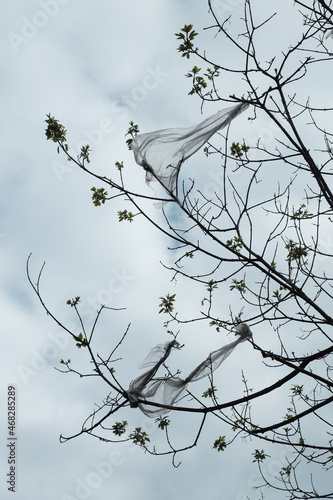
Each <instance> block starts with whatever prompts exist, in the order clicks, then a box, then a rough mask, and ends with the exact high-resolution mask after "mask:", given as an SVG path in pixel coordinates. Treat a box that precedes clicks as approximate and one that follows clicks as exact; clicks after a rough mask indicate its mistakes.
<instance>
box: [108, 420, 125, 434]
mask: <svg viewBox="0 0 333 500" xmlns="http://www.w3.org/2000/svg"><path fill="white" fill-rule="evenodd" d="M126 427H127V422H126V420H123V421H122V422H116V423H115V424H113V426H112V427H111V429H112V432H113V434H115V435H116V436H121V435H122V434H124V433H125V432H126Z"/></svg>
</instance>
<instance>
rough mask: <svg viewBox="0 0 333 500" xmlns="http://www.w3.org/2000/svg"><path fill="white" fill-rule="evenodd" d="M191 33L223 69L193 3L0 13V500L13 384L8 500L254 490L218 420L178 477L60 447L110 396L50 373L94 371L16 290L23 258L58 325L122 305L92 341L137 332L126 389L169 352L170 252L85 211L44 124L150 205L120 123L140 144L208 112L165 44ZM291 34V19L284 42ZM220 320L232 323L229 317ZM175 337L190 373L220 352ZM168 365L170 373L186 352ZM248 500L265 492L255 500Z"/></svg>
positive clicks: (112, 454) (259, 125) (82, 187)
mask: <svg viewBox="0 0 333 500" xmlns="http://www.w3.org/2000/svg"><path fill="white" fill-rule="evenodd" d="M265 4H266V3H265ZM216 7H217V12H218V13H219V15H220V16H221V18H223V16H226V15H227V14H229V13H234V14H235V15H236V16H237V15H238V14H239V15H241V12H242V1H240V0H239V1H238V0H225V2H218V1H217V2H216ZM185 23H186V24H189V23H192V24H194V25H195V27H196V29H197V31H198V32H199V33H200V37H201V40H202V42H201V43H202V46H205V47H206V48H210V49H211V51H212V53H213V54H214V56H215V57H221V58H222V59H223V61H228V60H230V59H231V58H232V57H233V54H230V53H226V52H225V51H224V48H223V45H222V44H221V42H220V41H217V39H215V38H214V36H213V33H211V32H210V31H209V32H207V31H203V28H204V27H205V26H209V25H210V24H211V19H210V17H209V14H208V8H207V6H206V2H202V1H197V0H196V1H191V2H190V1H186V0H168V1H167V2H166V1H162V0H147V1H145V2H136V1H134V0H111V1H107V0H100V1H98V2H93V1H91V0H81V1H79V0H40V1H33V0H29V1H23V0H14V1H12V2H7V3H6V5H3V6H2V15H1V20H0V24H1V34H2V35H1V62H2V77H1V82H0V86H1V97H2V99H1V100H2V104H1V110H2V120H1V137H2V141H1V144H2V154H1V160H2V166H1V170H0V176H1V201H0V203H1V210H0V266H1V290H0V294H1V299H0V304H1V306H0V310H1V317H2V322H1V342H2V349H1V354H0V355H1V384H0V387H1V401H2V404H1V435H2V439H1V449H0V459H1V460H0V464H1V465H0V470H1V483H0V494H1V498H3V499H7V498H13V495H12V494H11V493H10V492H8V490H7V484H6V480H5V479H4V477H5V474H7V472H8V464H7V458H8V453H9V449H8V447H7V446H6V440H5V436H7V426H6V405H5V404H4V402H6V397H7V387H8V385H11V384H14V385H15V387H16V390H17V404H18V408H17V436H18V441H17V447H16V452H17V474H18V475H17V491H18V492H17V495H16V498H19V499H21V498H22V499H23V498H24V499H25V500H35V499H36V498H48V499H50V500H73V499H77V500H79V499H86V498H87V499H88V498H89V499H92V500H97V499H98V500H104V499H109V498H116V499H117V500H129V499H133V498H136V499H138V500H139V499H140V500H141V499H142V500H143V499H145V500H153V499H155V498H157V497H158V498H160V499H161V500H166V499H170V498H192V499H201V498H203V497H205V498H210V499H211V500H220V499H222V498H223V499H224V498H229V499H235V500H245V498H246V495H247V494H249V495H250V494H252V493H251V492H252V487H253V486H256V485H258V484H259V483H260V481H259V478H258V475H257V469H256V466H255V464H251V455H250V454H251V452H252V451H253V447H254V445H252V444H251V443H242V442H239V443H238V444H237V445H235V446H234V447H233V448H232V449H230V451H229V452H228V453H226V454H222V453H219V454H218V453H217V452H216V451H214V450H212V440H213V439H214V438H216V437H217V436H218V435H220V434H223V433H225V432H227V430H226V429H221V427H219V425H218V423H217V422H214V421H212V422H210V423H209V425H208V428H207V429H206V430H205V431H204V434H203V437H202V439H201V442H200V443H199V446H198V447H197V448H195V449H194V450H191V451H190V452H189V453H188V454H187V455H184V456H183V457H180V458H181V460H182V465H181V467H179V468H177V469H175V468H173V467H172V465H171V460H170V458H168V457H161V458H160V457H157V458H153V457H151V456H149V455H147V454H144V453H143V452H142V450H141V449H139V448H137V447H134V446H133V445H130V444H129V445H123V446H121V445H111V444H105V443H102V442H100V441H97V440H95V439H93V438H88V437H87V436H85V437H80V438H78V439H76V440H72V441H69V442H67V443H65V444H60V443H59V435H60V434H61V433H62V434H64V435H70V434H73V433H76V432H77V431H78V430H79V429H80V426H81V424H82V422H83V421H84V419H85V418H86V417H87V416H88V415H89V413H90V412H91V411H92V409H93V408H94V404H95V403H99V402H100V401H101V400H102V399H103V397H105V395H106V393H105V391H106V388H105V386H104V385H103V384H102V383H101V382H99V381H98V380H94V379H93V380H91V379H83V380H82V379H79V378H78V377H76V376H75V375H63V374H60V373H59V372H57V371H56V370H55V369H54V367H55V366H58V367H59V363H58V362H59V359H61V358H64V359H68V358H70V359H72V362H73V363H74V361H75V362H77V366H87V364H88V360H87V359H86V358H85V357H84V356H85V354H84V353H81V351H78V350H77V349H76V348H75V346H73V345H72V342H70V340H69V339H67V337H66V336H65V335H64V334H63V333H61V330H60V329H59V328H58V327H57V325H56V324H55V323H54V322H52V320H51V319H50V318H49V317H48V316H47V315H46V314H45V312H44V311H43V310H42V308H41V306H40V304H39V302H38V300H37V298H36V296H35V295H34V293H33V290H32V289H31V287H30V286H29V284H28V281H27V278H26V261H27V258H28V256H29V254H32V256H31V260H30V265H31V274H32V277H33V280H34V281H35V280H36V277H37V275H38V272H39V270H40V268H41V266H42V265H43V263H44V262H45V263H46V264H45V268H44V273H43V279H42V294H43V297H44V299H45V301H46V303H47V304H48V306H49V307H50V309H51V310H52V311H53V312H54V314H55V315H56V316H57V317H58V318H59V319H61V321H62V322H63V323H64V324H69V323H70V324H72V325H73V326H74V328H78V324H77V319H76V318H75V316H74V315H73V310H72V309H70V308H68V306H66V300H67V299H69V298H71V297H73V296H75V295H80V296H81V297H82V308H83V310H84V311H85V314H86V317H87V321H88V322H89V321H91V319H92V317H93V314H94V312H95V311H96V309H97V308H98V306H99V304H101V303H104V304H106V305H108V306H111V307H115V308H124V307H126V310H124V311H109V312H107V313H105V315H104V316H103V318H102V320H101V323H100V329H99V330H98V340H97V343H98V347H99V348H100V350H101V353H102V354H105V353H106V352H109V351H110V350H112V348H113V347H114V345H115V344H116V343H117V342H118V341H119V340H120V338H121V336H122V334H123V332H124V331H125V329H126V328H127V325H128V324H129V323H131V328H130V331H129V334H128V336H127V338H126V341H125V343H124V344H123V346H122V348H121V350H120V351H121V352H119V355H120V356H121V357H122V358H123V359H122V361H120V362H119V370H118V368H117V370H118V373H119V377H120V378H121V380H122V383H123V384H124V386H126V384H128V383H129V382H130V380H131V379H132V378H134V377H135V376H136V373H137V363H138V362H140V361H141V360H142V359H143V358H144V357H145V355H146V352H147V350H148V349H150V348H151V347H153V346H154V345H155V344H157V343H159V342H165V341H166V340H168V336H167V334H166V332H165V328H164V327H163V319H164V318H162V317H161V316H160V315H158V303H159V300H158V298H159V297H160V296H161V295H165V294H166V293H171V292H172V293H175V289H174V285H173V284H171V283H170V277H171V276H170V274H169V273H168V271H167V270H166V269H164V268H163V267H162V266H161V264H160V261H161V260H162V261H163V262H164V263H166V264H170V263H171V262H172V255H171V256H170V253H168V252H167V246H168V244H170V242H169V241H166V239H165V238H162V237H161V235H160V234H159V233H158V232H157V231H156V230H154V229H153V228H152V227H150V226H149V225H148V224H147V223H145V222H144V221H141V220H138V221H136V220H135V223H133V224H128V223H125V222H124V223H122V224H120V223H119V222H118V220H117V210H124V209H125V208H128V209H130V207H129V206H128V205H126V203H125V202H124V201H122V200H119V201H117V202H114V203H112V204H109V205H108V204H106V205H103V206H102V207H97V208H96V207H94V205H93V204H92V201H91V191H90V189H91V187H92V186H94V185H96V187H101V186H100V185H99V184H97V183H96V181H94V180H93V179H92V178H90V177H88V176H85V175H84V174H83V173H82V172H80V171H78V170H76V169H75V168H74V166H73V165H72V164H71V163H68V162H66V161H65V159H64V157H63V156H61V155H57V152H56V147H55V146H54V144H53V143H50V142H47V141H46V138H45V123H44V120H45V118H46V114H47V113H51V114H52V115H54V116H55V117H56V118H58V119H59V120H60V122H61V123H62V124H64V125H65V127H66V128H67V131H68V143H69V145H70V147H71V148H72V149H73V150H75V151H78V150H79V149H80V146H81V145H83V144H86V143H90V144H91V148H92V150H93V153H92V155H91V161H92V163H91V165H92V169H93V170H94V171H96V172H97V173H102V174H103V175H106V176H116V175H117V171H116V169H115V165H114V164H115V162H116V161H123V162H124V164H125V169H124V175H125V176H126V179H127V181H128V183H129V185H130V186H133V188H134V189H135V188H137V189H139V190H141V191H143V192H146V193H149V194H152V193H153V191H152V190H151V189H150V188H149V187H147V186H146V185H145V182H144V172H143V171H142V170H141V168H140V167H138V166H137V165H135V163H134V161H133V157H132V154H131V152H129V151H128V150H127V147H126V144H125V133H126V131H127V128H128V122H129V121H130V120H133V121H134V122H135V123H139V125H140V130H141V131H150V130H154V129H159V128H167V127H174V126H181V127H187V126H191V125H194V124H195V123H197V122H198V121H200V120H201V119H202V118H203V117H207V116H209V114H212V113H215V112H216V111H217V110H218V109H217V108H216V104H213V103H212V104H211V105H210V106H208V105H207V106H206V107H205V108H204V110H203V115H202V114H201V110H200V102H199V100H196V99H195V98H194V97H193V96H188V95H187V94H188V91H189V89H190V87H189V81H188V80H187V79H186V78H185V77H184V75H185V73H187V72H188V71H189V70H190V69H191V67H192V65H193V64H192V62H189V61H187V60H186V59H185V58H181V57H180V55H179V54H178V53H177V46H178V41H177V40H176V37H175V36H174V34H175V33H176V32H178V31H179V29H180V28H181V27H182V26H183V25H184V24H185ZM289 28H290V29H291V21H290V18H289V17H288V18H287V19H286V20H285V23H284V29H285V30H286V31H285V33H288V30H289ZM282 42H283V41H281V33H280V34H278V33H277V34H276V36H275V35H274V34H271V43H272V44H277V43H282ZM265 48H266V47H265ZM267 50H268V49H267ZM217 62H219V60H218V59H217ZM235 85H236V88H235ZM237 85H241V84H240V83H237V82H234V81H232V80H231V79H230V81H228V82H226V84H225V92H226V95H229V94H231V93H233V92H237V91H238V88H237ZM247 126H248V124H247V121H246V117H244V118H239V136H240V137H239V138H241V137H245V136H246V137H251V138H252V139H253V141H255V139H256V137H258V134H259V133H260V131H261V132H262V131H264V132H265V133H266V135H268V137H269V135H270V134H271V135H272V134H273V133H274V130H273V129H272V127H271V125H270V124H269V123H268V122H265V119H264V118H261V119H260V118H259V119H258V121H257V122H256V124H255V126H254V127H253V128H252V129H251V132H250V131H249V130H247V129H246V127H247ZM198 155H199V156H198V157H197V158H196V159H195V160H194V162H193V163H192V164H191V165H188V166H187V167H186V168H188V169H190V168H195V166H198V167H199V166H200V165H201V164H202V162H203V161H207V162H208V161H209V160H205V156H204V155H203V154H202V153H198ZM207 171H208V170H206V172H207ZM209 172H210V173H209V175H210V177H209V179H210V180H209V181H208V184H207V186H208V187H207V188H209V182H212V183H214V170H212V172H211V171H209ZM198 176H199V173H198ZM206 182H207V180H206ZM149 209H151V210H155V211H156V210H157V209H155V208H152V207H150V208H149ZM157 216H158V215H157ZM179 287H180V288H179V289H177V293H178V294H181V292H182V293H183V299H182V300H183V303H184V307H186V303H188V302H189V300H191V301H192V300H193V301H195V300H197V299H198V297H196V296H195V294H194V292H193V296H190V292H189V290H188V289H187V288H186V286H185V287H183V288H182V285H181V284H180V285H179ZM184 294H185V295H184ZM223 307H225V311H226V312H227V310H228V304H225V306H223ZM191 335H192V336H191ZM182 340H183V342H184V343H185V344H186V348H187V351H186V352H187V353H190V356H189V355H187V356H186V352H185V351H182V353H181V354H182V356H183V360H182V363H184V364H182V367H184V369H187V367H188V368H189V369H191V368H192V367H193V364H194V365H195V363H196V362H200V361H202V352H205V353H206V352H207V353H208V352H209V350H210V349H214V348H218V347H219V346H220V345H221V342H222V344H224V343H225V342H226V341H227V340H226V338H223V339H222V340H221V337H219V336H218V335H217V333H212V332H211V331H209V335H206V336H205V341H204V343H203V342H202V332H201V331H200V330H199V329H198V327H193V331H192V332H190V331H189V329H185V331H184V337H183V338H182ZM247 352H248V351H247V348H246V346H245V345H242V346H240V347H239V356H238V358H237V359H238V364H237V363H236V367H235V370H236V371H237V373H238V375H239V374H240V371H241V368H242V367H243V366H244V363H245V359H247ZM177 356H178V358H177V360H180V359H181V358H180V353H179V354H178V353H177ZM85 363H86V365H85ZM88 367H89V365H88ZM232 368H233V363H231V362H230V364H229V365H227V364H226V371H225V372H224V373H228V370H231V369H232ZM224 376H225V375H224ZM221 381H222V382H223V383H224V384H225V386H226V390H229V391H231V387H232V384H231V382H230V380H228V379H227V380H226V379H225V378H223V377H222V378H221ZM240 390H241V389H240ZM131 411H132V412H133V415H132V414H129V413H128V412H127V413H124V414H122V416H121V417H122V418H123V419H127V420H130V419H131V420H130V422H133V424H135V425H136V426H138V425H140V426H142V427H143V428H144V429H147V432H150V433H151V436H152V438H153V436H156V440H157V441H159V437H158V436H157V433H158V431H157V430H156V429H155V427H154V425H153V423H152V421H151V420H149V419H148V418H145V417H144V416H143V415H142V414H140V412H139V410H131ZM177 418H178V420H179V426H178V429H180V431H181V432H180V433H178V434H177V433H176V434H175V436H174V437H175V440H176V442H179V443H182V442H183V441H182V439H183V438H184V440H185V441H184V444H186V443H187V442H188V440H190V439H191V438H192V437H193V433H194V432H195V424H196V421H195V419H194V420H193V421H192V420H187V419H185V418H184V417H180V416H178V417H177ZM192 431H193V432H192ZM154 439H155V437H154ZM283 460H284V450H280V451H279V454H278V455H277V456H275V457H274V459H271V461H270V462H269V464H268V474H271V475H273V474H275V473H276V472H277V471H278V470H279V469H280V468H281V466H282V465H283V464H284V462H283ZM257 496H259V493H257V494H256V496H254V497H253V498H256V497H257ZM270 498H274V495H273V494H271V495H270Z"/></svg>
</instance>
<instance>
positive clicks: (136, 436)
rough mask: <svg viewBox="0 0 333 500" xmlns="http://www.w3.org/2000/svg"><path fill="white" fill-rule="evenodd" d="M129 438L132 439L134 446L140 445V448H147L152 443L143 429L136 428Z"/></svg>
mask: <svg viewBox="0 0 333 500" xmlns="http://www.w3.org/2000/svg"><path fill="white" fill-rule="evenodd" d="M129 438H130V439H132V441H133V443H134V444H138V445H139V446H145V445H146V443H147V442H149V441H150V439H149V437H148V434H147V433H146V432H145V431H143V430H142V429H141V427H136V428H135V430H134V431H133V432H132V433H131V434H130V435H129Z"/></svg>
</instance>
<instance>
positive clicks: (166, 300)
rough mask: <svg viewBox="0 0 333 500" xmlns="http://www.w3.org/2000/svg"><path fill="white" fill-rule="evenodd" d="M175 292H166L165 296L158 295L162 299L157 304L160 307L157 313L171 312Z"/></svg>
mask: <svg viewBox="0 0 333 500" xmlns="http://www.w3.org/2000/svg"><path fill="white" fill-rule="evenodd" d="M175 298H176V294H175V293H174V294H173V295H169V294H167V296H166V297H160V300H161V301H162V302H161V303H160V304H159V307H160V308H161V309H160V310H159V314H161V313H167V314H169V313H171V312H172V311H173V309H174V302H175Z"/></svg>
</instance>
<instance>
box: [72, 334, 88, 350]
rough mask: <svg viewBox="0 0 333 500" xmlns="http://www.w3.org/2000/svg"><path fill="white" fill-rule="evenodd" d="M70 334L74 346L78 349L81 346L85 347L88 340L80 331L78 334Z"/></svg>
mask: <svg viewBox="0 0 333 500" xmlns="http://www.w3.org/2000/svg"><path fill="white" fill-rule="evenodd" d="M72 336H73V339H74V340H75V341H76V347H78V348H79V349H81V347H87V345H88V340H87V339H86V338H84V336H83V335H82V333H79V335H74V334H73V335H72Z"/></svg>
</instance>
